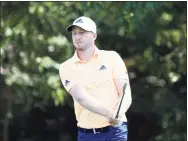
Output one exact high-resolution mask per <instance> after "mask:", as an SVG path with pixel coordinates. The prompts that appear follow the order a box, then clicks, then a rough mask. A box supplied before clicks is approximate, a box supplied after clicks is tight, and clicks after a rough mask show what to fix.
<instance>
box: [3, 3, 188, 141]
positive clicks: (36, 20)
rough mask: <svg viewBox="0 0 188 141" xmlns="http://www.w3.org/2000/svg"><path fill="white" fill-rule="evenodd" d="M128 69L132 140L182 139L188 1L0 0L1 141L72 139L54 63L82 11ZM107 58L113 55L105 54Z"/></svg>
mask: <svg viewBox="0 0 188 141" xmlns="http://www.w3.org/2000/svg"><path fill="white" fill-rule="evenodd" d="M82 15H85V16H89V17H91V18H92V19H93V20H94V21H96V24H97V26H98V37H97V41H96V44H97V46H98V47H99V48H100V49H105V50H115V51H117V52H118V53H119V54H120V55H121V57H122V58H123V59H124V61H125V64H126V66H127V69H128V71H129V77H130V83H131V89H132V97H133V102H132V105H131V107H130V109H129V110H128V112H127V113H126V115H127V117H128V121H129V126H128V128H129V141H185V140H186V138H187V135H186V127H187V120H186V119H187V114H186V111H187V106H186V103H187V95H186V94H187V83H186V82H187V81H186V79H187V70H186V68H187V67H186V65H187V62H186V57H187V49H186V45H187V42H186V38H187V30H186V29H187V2H174V1H173V2H170V1H168V2H0V16H1V28H0V43H1V44H0V45H1V48H0V49H1V74H0V84H1V87H0V141H76V136H77V128H76V120H75V115H74V110H73V101H72V98H71V97H70V95H68V94H67V93H66V91H65V89H64V88H63V86H62V84H61V82H60V78H59V72H58V68H59V64H60V63H62V62H63V61H65V60H66V59H68V58H69V57H71V56H72V54H73V53H74V47H73V45H72V39H71V35H70V34H69V33H67V32H66V30H65V28H66V27H67V26H68V25H69V24H70V23H72V22H73V21H74V19H76V18H77V17H79V16H82ZM109 61H110V60H109Z"/></svg>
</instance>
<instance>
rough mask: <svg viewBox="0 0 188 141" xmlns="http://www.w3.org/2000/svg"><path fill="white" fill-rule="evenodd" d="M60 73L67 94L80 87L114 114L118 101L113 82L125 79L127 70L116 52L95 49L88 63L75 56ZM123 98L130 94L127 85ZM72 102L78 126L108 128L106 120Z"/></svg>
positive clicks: (63, 66) (62, 67) (64, 64)
mask: <svg viewBox="0 0 188 141" xmlns="http://www.w3.org/2000/svg"><path fill="white" fill-rule="evenodd" d="M59 73H60V78H61V81H62V83H63V86H64V87H65V89H66V90H67V92H68V91H69V90H70V88H71V87H72V86H73V85H75V84H82V85H84V87H85V89H86V90H87V92H88V94H90V95H92V96H93V97H95V98H96V99H97V100H98V101H99V102H101V103H102V104H105V105H107V106H108V107H109V108H111V109H112V110H114V111H115V109H116V107H117V104H118V101H119V94H118V92H117V89H116V85H115V83H114V78H120V77H123V76H126V77H127V78H128V75H127V69H126V66H125V64H124V62H123V60H122V59H121V57H120V56H119V54H118V53H117V52H115V51H105V50H99V49H98V48H95V52H94V55H93V57H92V58H91V59H90V60H89V61H87V62H86V61H81V60H80V59H79V58H78V56H77V53H76V52H75V54H74V56H73V57H72V58H70V59H68V60H67V61H65V62H64V63H62V64H61V65H60V68H59ZM126 94H129V95H130V94H131V91H130V85H129V83H128V85H127V88H126ZM73 100H74V108H75V115H76V119H77V121H78V123H77V126H79V127H82V128H100V127H104V126H107V125H110V124H109V123H108V120H107V118H106V117H103V116H101V115H98V114H96V113H93V112H91V111H89V110H87V109H86V108H84V107H83V106H81V105H80V104H79V103H78V102H77V101H76V100H75V99H74V98H73ZM121 120H122V121H127V118H126V116H125V113H123V114H122V117H121Z"/></svg>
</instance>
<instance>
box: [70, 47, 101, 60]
mask: <svg viewBox="0 0 188 141" xmlns="http://www.w3.org/2000/svg"><path fill="white" fill-rule="evenodd" d="M99 53H100V50H99V49H98V48H97V47H95V52H94V54H93V56H92V57H91V59H93V58H94V57H95V56H96V55H99ZM72 59H73V61H74V63H77V62H87V61H82V60H80V58H79V57H78V54H77V52H76V51H75V52H74V55H73V58H72Z"/></svg>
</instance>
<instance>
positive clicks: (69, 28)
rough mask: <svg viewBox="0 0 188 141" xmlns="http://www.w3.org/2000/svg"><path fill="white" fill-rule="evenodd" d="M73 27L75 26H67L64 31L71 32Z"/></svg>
mask: <svg viewBox="0 0 188 141" xmlns="http://www.w3.org/2000/svg"><path fill="white" fill-rule="evenodd" d="M73 26H75V25H69V26H68V27H67V28H66V30H67V31H68V32H71V31H72V28H73Z"/></svg>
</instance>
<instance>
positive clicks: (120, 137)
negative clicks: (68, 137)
mask: <svg viewBox="0 0 188 141" xmlns="http://www.w3.org/2000/svg"><path fill="white" fill-rule="evenodd" d="M127 137H128V125H127V123H126V122H124V123H122V124H120V125H118V126H117V127H113V126H110V127H109V131H108V132H103V133H97V134H94V133H84V132H81V131H78V141H127Z"/></svg>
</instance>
